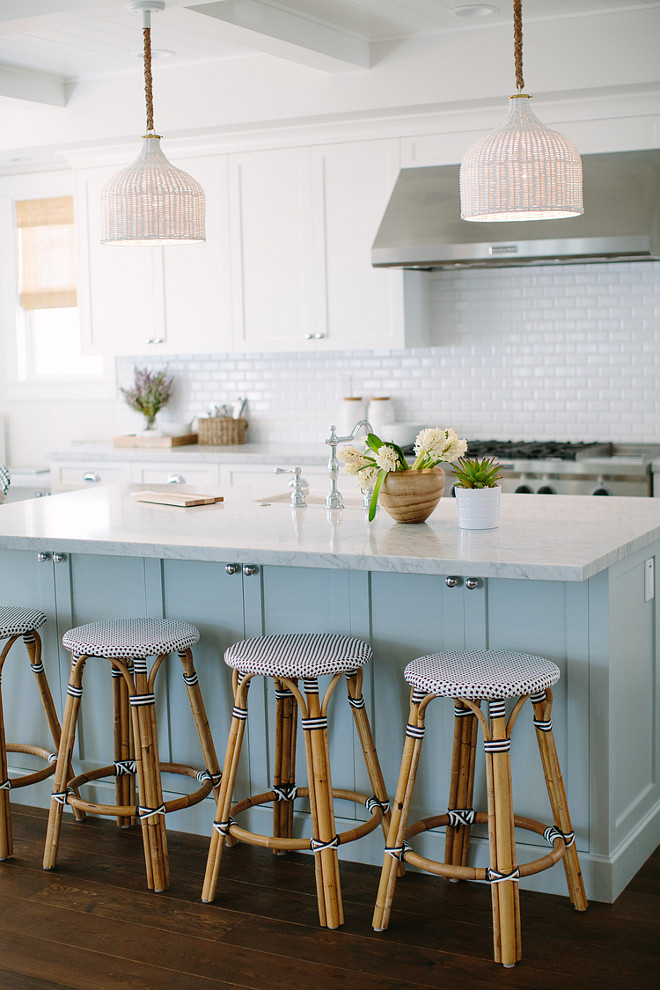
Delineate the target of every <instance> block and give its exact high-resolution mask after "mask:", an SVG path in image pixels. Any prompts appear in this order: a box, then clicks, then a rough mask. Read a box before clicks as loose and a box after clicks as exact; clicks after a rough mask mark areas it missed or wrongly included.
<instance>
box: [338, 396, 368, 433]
mask: <svg viewBox="0 0 660 990" xmlns="http://www.w3.org/2000/svg"><path fill="white" fill-rule="evenodd" d="M366 418H367V400H366V399H363V398H362V397H361V396H359V395H347V396H345V398H344V399H342V402H341V405H340V407H339V415H338V422H337V427H336V429H337V436H339V437H347V436H349V435H350V434H351V433H352V432H353V428H354V427H355V424H356V423H359V422H360V420H361V419H366Z"/></svg>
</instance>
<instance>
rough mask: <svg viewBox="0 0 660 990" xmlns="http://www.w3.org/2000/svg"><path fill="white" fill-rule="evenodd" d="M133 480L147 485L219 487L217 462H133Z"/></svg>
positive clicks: (198, 487)
mask: <svg viewBox="0 0 660 990" xmlns="http://www.w3.org/2000/svg"><path fill="white" fill-rule="evenodd" d="M131 480H132V481H134V482H137V483H138V484H145V485H185V486H186V487H187V488H195V489H199V490H200V491H202V490H204V489H206V488H212V489H214V490H215V489H216V488H217V487H218V480H219V479H218V466H217V464H176V463H174V464H170V463H167V464H133V465H132V479H131Z"/></svg>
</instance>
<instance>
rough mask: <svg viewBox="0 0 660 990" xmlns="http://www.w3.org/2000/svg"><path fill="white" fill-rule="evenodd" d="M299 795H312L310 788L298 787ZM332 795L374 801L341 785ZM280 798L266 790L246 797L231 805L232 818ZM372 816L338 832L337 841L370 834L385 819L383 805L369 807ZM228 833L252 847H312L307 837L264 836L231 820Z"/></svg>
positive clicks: (360, 801)
mask: <svg viewBox="0 0 660 990" xmlns="http://www.w3.org/2000/svg"><path fill="white" fill-rule="evenodd" d="M296 797H309V788H308V787H298V788H297V790H296ZM332 797H333V798H335V799H337V800H339V801H352V802H353V803H354V804H363V805H365V806H366V805H367V802H369V801H371V799H372V795H366V794H360V793H359V792H358V791H346V790H343V789H342V788H338V787H333V788H332ZM276 801H277V795H276V793H275V791H265V792H264V793H263V794H255V795H252V796H251V797H247V798H244V799H243V800H242V801H239V802H238V804H235V805H233V806H232V808H231V809H230V811H229V815H230V817H231V818H235V817H236V815H239V814H240V813H241V812H242V811H247V809H248V808H254V807H256V806H258V805H260V804H269V803H271V802H276ZM370 811H371V815H370V817H369V818H368V819H367V820H366V821H364V822H361V823H360V824H359V825H357V826H356V827H355V828H352V829H349V830H347V831H346V832H341V833H340V834H339V835H337V837H336V838H337V844H338V845H345V844H346V843H347V842H353V841H354V840H355V839H360V838H362V836H363V835H368V834H369V832H373V830H374V829H375V828H377V827H378V825H380V823H381V820H382V818H383V808H382V806H381V805H380V804H379V803H376V804H373V803H372V805H371V807H370ZM229 834H230V835H231V836H232V838H234V839H238V841H239V842H245V843H247V844H248V845H252V846H263V847H265V848H266V849H279V850H282V851H285V852H293V851H294V850H297V849H309V848H310V845H309V843H310V840H309V838H305V839H293V838H291V839H289V838H280V837H278V836H274V835H262V834H261V833H260V832H250V831H249V830H248V829H246V828H242V827H241V826H240V825H238V824H236V822H232V823H231V825H230V827H229Z"/></svg>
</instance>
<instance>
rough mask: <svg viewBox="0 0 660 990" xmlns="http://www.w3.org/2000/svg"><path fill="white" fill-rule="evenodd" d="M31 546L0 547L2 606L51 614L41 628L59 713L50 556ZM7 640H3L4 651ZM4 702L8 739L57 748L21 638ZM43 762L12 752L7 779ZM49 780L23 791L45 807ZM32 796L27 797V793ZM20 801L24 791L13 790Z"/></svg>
mask: <svg viewBox="0 0 660 990" xmlns="http://www.w3.org/2000/svg"><path fill="white" fill-rule="evenodd" d="M41 557H42V559H40V558H39V556H38V555H37V552H36V551H32V550H1V551H0V604H1V605H3V606H11V605H15V606H20V607H23V608H36V609H39V610H41V611H42V612H44V613H45V615H46V616H47V622H46V623H45V625H43V626H41V628H40V629H39V635H40V636H41V640H42V645H43V652H42V660H43V664H44V668H45V670H46V675H47V677H48V681H49V684H50V689H51V693H52V695H53V700H54V702H55V706H56V708H57V710H58V714H59V713H61V704H60V701H61V683H60V666H59V645H58V644H59V641H58V632H57V616H56V608H55V581H54V572H53V563H52V560H51V558H50V555H45V554H42V555H41ZM6 644H7V641H6V640H3V641H1V642H0V650H2V649H4V647H5V646H6ZM2 700H3V711H4V723H5V738H6V741H7V742H8V743H12V742H13V743H30V744H32V745H37V746H44V747H45V748H47V749H49V750H53V749H54V746H53V740H52V737H51V735H50V731H49V728H48V722H47V720H46V717H45V714H44V711H43V708H42V706H41V704H40V702H39V693H38V691H37V687H36V683H35V680H34V675H33V674H32V671H31V669H30V664H29V660H28V656H27V653H26V650H25V647H24V645H23V642H22V639H21V637H19V638H18V640H17V641H16V642H15V644H14V645H13V646H12V648H11V651H10V652H9V655H8V657H7V659H6V661H5V665H4V668H3V671H2ZM43 765H44V764H43V761H41V760H39V759H37V758H36V757H32V756H28V755H25V754H23V753H9V754H8V768H9V777H10V778H11V777H12V776H14V775H16V774H22V773H25V772H28V771H32V770H38V769H41V768H42V767H43ZM51 783H52V782H51V781H50V780H45V781H42V782H41V783H40V784H36V785H34V786H33V787H30V789H29V790H28V791H23V794H24V795H25V798H24V800H26V801H28V802H29V803H30V804H36V805H41V806H43V807H45V806H46V805H47V804H48V800H49V795H50V792H51ZM28 795H29V797H28ZM14 800H15V801H19V802H20V800H21V792H20V791H17V792H16V793H15V794H14Z"/></svg>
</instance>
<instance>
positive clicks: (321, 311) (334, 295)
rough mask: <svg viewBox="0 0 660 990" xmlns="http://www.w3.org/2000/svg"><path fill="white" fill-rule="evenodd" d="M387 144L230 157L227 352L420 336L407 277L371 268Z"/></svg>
mask: <svg viewBox="0 0 660 990" xmlns="http://www.w3.org/2000/svg"><path fill="white" fill-rule="evenodd" d="M398 148H399V144H398V141H396V140H380V141H363V142H362V141H361V142H351V143H342V144H333V145H327V146H320V147H314V148H292V149H288V150H285V151H280V150H278V151H258V152H250V153H247V154H241V155H234V156H231V160H230V183H229V186H230V199H231V210H232V214H231V218H232V260H233V261H234V280H233V289H234V291H233V299H234V306H235V308H234V327H235V348H236V349H238V350H240V349H245V350H249V351H254V350H259V351H278V350H279V351H281V350H289V351H292V350H296V351H303V352H304V351H307V350H309V351H313V352H317V351H319V350H348V349H352V350H359V349H372V348H376V347H378V348H392V347H404V346H412V345H415V344H421V343H423V342H424V341H425V340H426V326H425V321H424V319H423V318H422V313H423V307H417V308H416V311H415V313H414V315H413V313H412V308H413V306H416V299H417V297H418V296H419V293H418V292H417V291H416V290H417V289H419V290H420V292H423V286H422V282H421V281H418V279H417V278H416V276H418V273H405V274H404V273H403V272H401V271H377V270H375V269H373V268H372V267H371V244H372V242H373V240H374V237H375V235H376V231H377V229H378V225H379V224H380V221H381V219H382V216H383V213H384V211H385V207H386V205H387V202H388V199H389V196H390V193H391V191H392V188H393V186H394V182H395V180H396V177H397V175H398V171H399V151H398ZM404 281H405V282H406V284H407V290H406V297H405V301H404ZM408 283H410V285H409V286H408ZM404 304H405V305H406V306H408V309H409V312H408V317H409V318H408V319H407V320H406V313H405V310H404ZM406 323H407V326H406Z"/></svg>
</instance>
